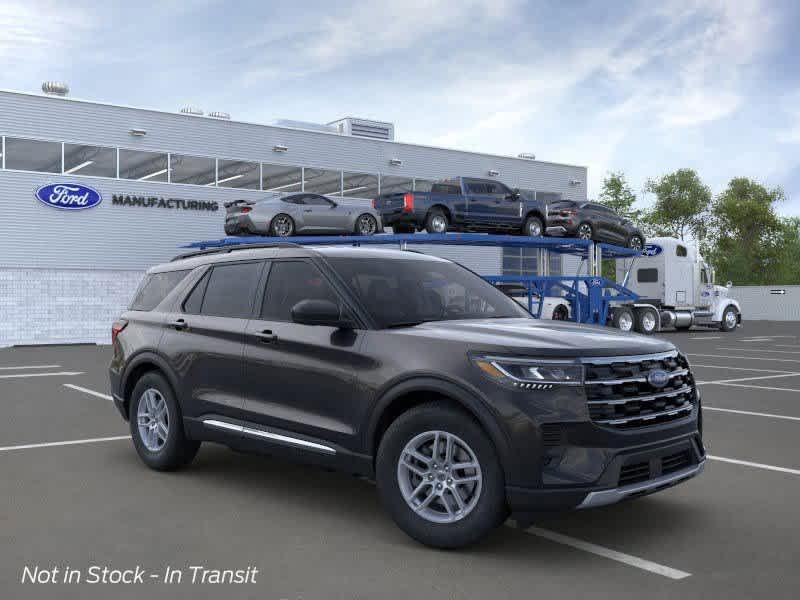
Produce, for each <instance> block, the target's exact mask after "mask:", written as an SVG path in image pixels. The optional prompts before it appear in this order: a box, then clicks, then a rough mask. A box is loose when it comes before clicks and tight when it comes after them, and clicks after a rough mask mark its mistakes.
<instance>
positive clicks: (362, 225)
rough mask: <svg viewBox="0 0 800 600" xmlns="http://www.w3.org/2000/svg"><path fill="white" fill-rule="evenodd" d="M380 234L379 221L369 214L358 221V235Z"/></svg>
mask: <svg viewBox="0 0 800 600" xmlns="http://www.w3.org/2000/svg"><path fill="white" fill-rule="evenodd" d="M377 232H378V221H377V219H376V218H375V217H373V216H372V215H370V214H368V213H364V214H363V215H360V216H359V217H358V219H356V233H357V234H358V235H375V234H376V233H377Z"/></svg>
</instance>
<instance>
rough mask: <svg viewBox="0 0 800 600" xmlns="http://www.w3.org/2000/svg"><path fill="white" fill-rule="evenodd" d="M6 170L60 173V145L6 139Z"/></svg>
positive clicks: (20, 139)
mask: <svg viewBox="0 0 800 600" xmlns="http://www.w3.org/2000/svg"><path fill="white" fill-rule="evenodd" d="M5 158H6V169H18V170H20V171H38V172H40V173H61V144H60V143H59V142H43V141H41V140H26V139H22V138H10V137H7V138H6V156H5Z"/></svg>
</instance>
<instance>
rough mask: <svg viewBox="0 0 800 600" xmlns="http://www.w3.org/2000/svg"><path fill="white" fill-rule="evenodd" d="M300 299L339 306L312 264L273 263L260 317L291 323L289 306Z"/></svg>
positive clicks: (290, 308) (333, 294)
mask: <svg viewBox="0 0 800 600" xmlns="http://www.w3.org/2000/svg"><path fill="white" fill-rule="evenodd" d="M301 300H329V301H330V302H333V303H334V304H341V303H340V302H339V298H338V297H337V296H336V293H335V292H334V291H333V289H331V287H330V285H329V284H328V281H327V280H326V279H325V278H324V277H323V276H322V273H320V272H319V269H317V268H316V267H315V266H314V265H312V264H311V263H307V262H303V261H282V262H276V263H273V264H272V269H271V270H270V273H269V280H268V281H267V291H266V294H265V295H264V303H263V304H262V306H261V318H262V319H264V320H267V321H291V320H292V307H293V306H294V305H295V304H297V303H298V302H300V301H301Z"/></svg>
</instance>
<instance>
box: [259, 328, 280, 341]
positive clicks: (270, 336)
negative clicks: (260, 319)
mask: <svg viewBox="0 0 800 600" xmlns="http://www.w3.org/2000/svg"><path fill="white" fill-rule="evenodd" d="M256 337H257V338H258V339H259V340H261V342H262V343H264V344H272V343H273V342H277V341H278V336H277V335H275V334H274V333H272V330H271V329H265V330H263V331H259V332H257V333H256Z"/></svg>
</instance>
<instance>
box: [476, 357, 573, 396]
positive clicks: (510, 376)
mask: <svg viewBox="0 0 800 600" xmlns="http://www.w3.org/2000/svg"><path fill="white" fill-rule="evenodd" d="M471 358H472V364H474V365H475V366H476V367H478V369H480V370H481V372H482V373H483V374H484V375H486V376H487V377H489V378H490V379H492V380H494V381H496V382H497V383H501V384H505V385H510V386H512V387H515V388H520V389H526V390H549V389H552V388H553V387H554V386H557V385H582V384H583V365H580V364H578V363H576V362H574V361H561V360H533V359H526V358H515V357H509V356H472V357H471Z"/></svg>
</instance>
